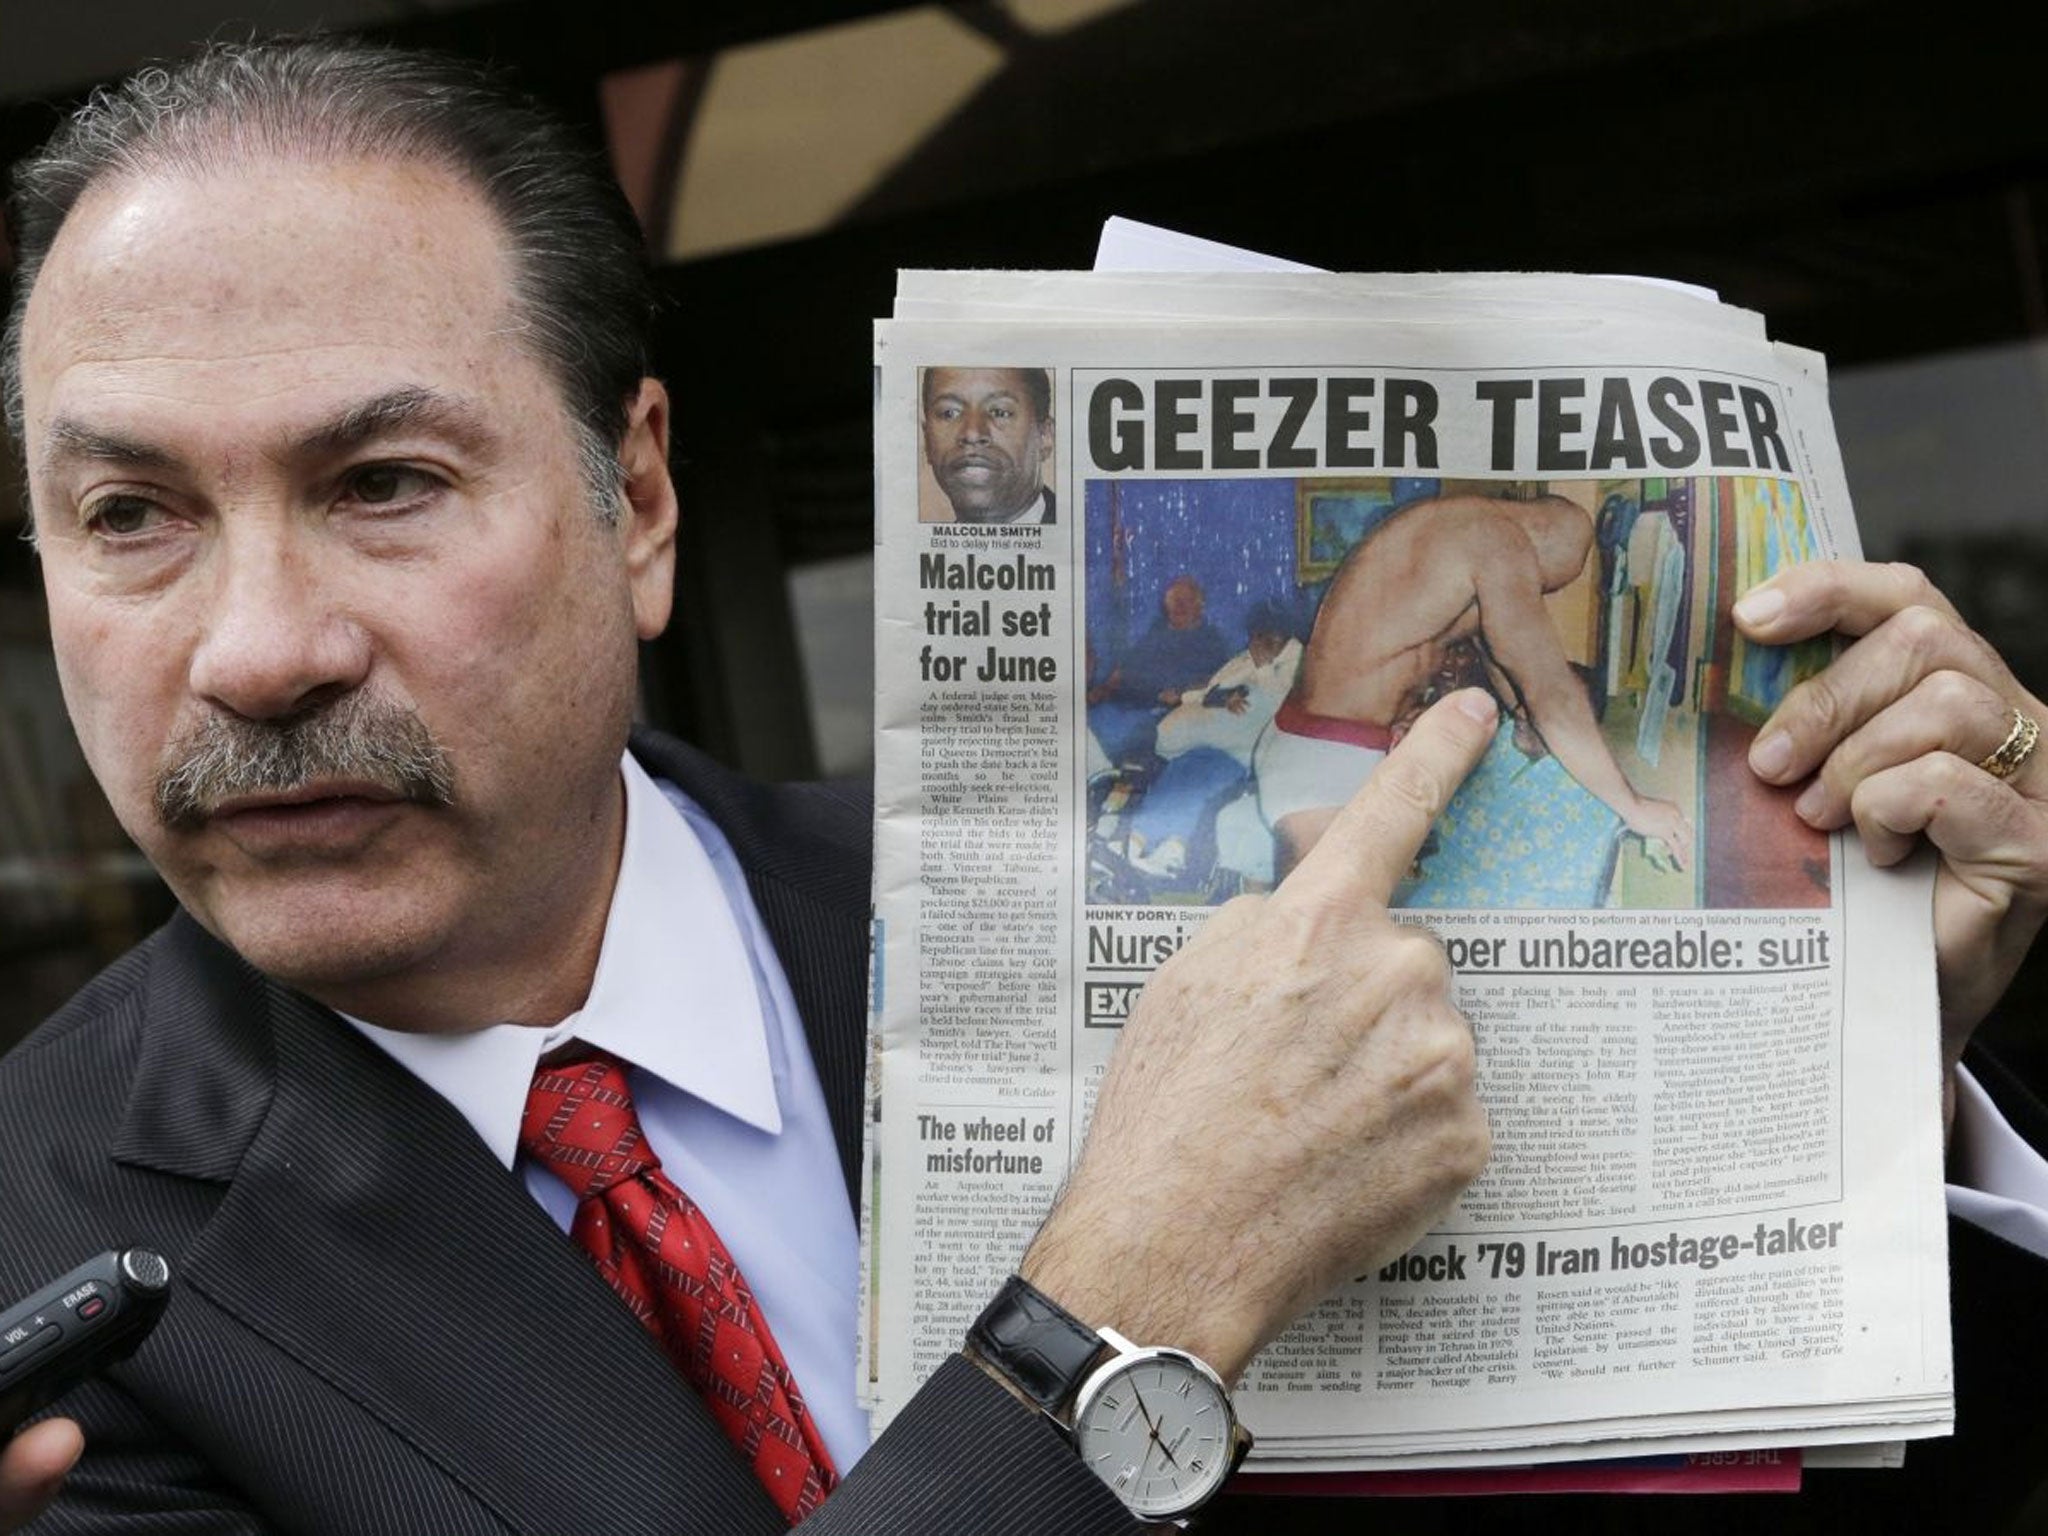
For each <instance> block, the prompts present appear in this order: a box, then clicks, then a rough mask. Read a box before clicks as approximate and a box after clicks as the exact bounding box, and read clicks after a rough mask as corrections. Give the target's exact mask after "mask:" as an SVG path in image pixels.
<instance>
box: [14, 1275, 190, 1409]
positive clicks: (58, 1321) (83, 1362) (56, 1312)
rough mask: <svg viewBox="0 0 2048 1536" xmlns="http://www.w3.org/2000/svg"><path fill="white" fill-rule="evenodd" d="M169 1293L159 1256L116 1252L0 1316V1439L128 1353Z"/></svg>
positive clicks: (145, 1332) (160, 1310) (159, 1312)
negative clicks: (63, 1394)
mask: <svg viewBox="0 0 2048 1536" xmlns="http://www.w3.org/2000/svg"><path fill="white" fill-rule="evenodd" d="M170 1293H171V1267H170V1265H169V1264H167V1263H165V1262H164V1259H163V1257H162V1255H160V1254H157V1253H153V1252H151V1251H150V1250H149V1249H147V1248H127V1249H115V1250H110V1251H109V1252H106V1253H103V1254H101V1255H100V1256H99V1257H98V1258H96V1259H91V1260H88V1261H87V1262H86V1263H84V1264H81V1265H79V1266H78V1268H76V1269H74V1270H72V1271H71V1272H70V1273H69V1274H67V1275H60V1276H59V1277H58V1278H57V1279H55V1280H52V1281H51V1282H50V1283H49V1284H48V1285H46V1286H44V1287H43V1288H42V1289H41V1290H39V1291H37V1292H35V1294H34V1295H32V1296H28V1297H26V1298H24V1299H23V1300H22V1301H20V1302H18V1303H16V1304H15V1305H14V1306H11V1307H9V1308H8V1309H7V1311H6V1312H5V1314H0V1436H4V1435H11V1434H13V1433H14V1430H15V1428H16V1427H17V1426H18V1425H19V1424H20V1423H21V1421H22V1420H23V1419H26V1418H27V1417H28V1416H29V1415H30V1414H32V1413H34V1412H36V1411H37V1410H38V1409H40V1408H42V1407H44V1406H46V1405H47V1404H48V1403H50V1402H51V1401H52V1400H54V1399H55V1398H56V1397H58V1396H59V1395H60V1394H62V1393H64V1392H66V1391H68V1390H69V1389H70V1388H72V1387H74V1386H76V1385H77V1384H78V1383H79V1382H80V1381H82V1380H84V1379H85V1378H86V1377H87V1376H90V1375H91V1374H92V1373H93V1372H95V1371H99V1370H104V1369H105V1368H106V1367H107V1366H109V1365H112V1364H114V1363H115V1362H116V1361H119V1360H125V1359H127V1358H128V1356H130V1355H132V1354H133V1353H135V1349H136V1346H137V1345H139V1344H141V1342H142V1341H143V1339H144V1338H145V1337H147V1335H148V1333H149V1330H150V1329H152V1328H154V1327H155V1326H156V1321H157V1319H158V1318H159V1317H161V1316H162V1315H163V1310H164V1304H165V1302H167V1301H168V1300H169V1299H170Z"/></svg>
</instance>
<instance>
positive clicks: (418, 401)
mask: <svg viewBox="0 0 2048 1536" xmlns="http://www.w3.org/2000/svg"><path fill="white" fill-rule="evenodd" d="M47 430H48V435H49V461H50V462H51V463H53V464H62V463H66V462H70V461H86V462H90V463H98V464H121V465H127V466H130V467H132V468H136V469H175V468H177V467H178V466H179V465H181V464H182V463H183V462H184V461H183V459H182V458H181V457H180V455H178V454H177V453H175V452H174V451H172V450H171V449H169V448H167V447H164V446H163V445H162V444H159V443H152V442H149V441H147V440H145V439H142V438H137V437H127V436H124V435H122V434H121V433H118V432H107V431H102V430H100V429H99V428H97V427H92V426H88V425H87V424H86V423H84V422H82V421H77V420H74V419H72V418H70V417H65V416H60V417H58V418H57V419H56V420H54V421H52V422H51V423H50V425H49V428H48V429H47ZM408 431H427V432H434V433H438V434H439V435H441V436H444V437H446V438H448V439H449V440H450V441H452V442H455V443H457V444H458V445H460V446H463V447H468V448H474V447H477V446H479V445H481V444H483V443H484V442H486V441H488V440H489V439H490V437H491V436H492V434H491V432H490V429H489V428H488V427H487V426H486V425H485V424H484V418H483V414H482V413H481V412H480V411H478V410H477V409H476V408H475V407H474V406H473V405H470V404H469V403H468V402H466V401H463V400H460V399H457V398H456V397H454V396H452V395H447V394H444V393H442V392H441V391H439V390H436V389H429V388H427V387H425V386H424V385H418V384H407V385H402V386H400V387H399V388H397V389H391V390H386V391H385V392H384V393H383V394H381V395H372V396H370V398H368V399H367V400H360V401H358V402H356V403H355V404H354V405H351V406H349V407H348V408H347V409H346V410H344V411H342V412H341V413H340V414H339V415H337V416H335V417H333V418H332V419H330V420H328V421H325V422H323V423H321V424H320V425H319V426H316V427H315V428H313V429H312V430H311V431H310V432H307V433H306V434H304V435H303V436H301V437H300V438H299V439H298V440H297V441H296V442H295V443H293V444H292V445H291V447H290V448H289V449H288V450H287V454H286V456H287V457H291V458H331V457H333V456H335V455H337V454H343V453H347V452H349V451H350V450H352V449H355V448H360V447H361V446H363V444H365V443H370V442H374V441H376V440H377V439H378V438H380V437H388V436H391V435H393V434H395V433H399V432H408Z"/></svg>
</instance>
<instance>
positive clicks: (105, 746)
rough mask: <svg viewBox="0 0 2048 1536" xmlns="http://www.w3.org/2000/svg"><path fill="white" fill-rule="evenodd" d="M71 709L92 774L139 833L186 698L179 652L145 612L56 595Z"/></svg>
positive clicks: (54, 616) (53, 615)
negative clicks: (75, 601)
mask: <svg viewBox="0 0 2048 1536" xmlns="http://www.w3.org/2000/svg"><path fill="white" fill-rule="evenodd" d="M50 598H51V601H50V640H51V646H52V649H53V650H54V652H55V654H56V660H57V680H58V683H59V685H60V686H61V687H62V689H63V692H64V704H65V708H66V709H67V710H68V711H69V713H70V715H71V723H72V726H73V728H74V729H75V730H76V731H77V733H78V741H79V745H80V746H81V747H82V748H83V749H84V751H85V757H86V761H87V763H88V764H90V765H91V768H92V771H93V775H94V777H96V778H97V779H98V780H99V781H100V787H101V788H102V789H103V790H105V791H106V794H107V798H108V799H109V800H110V801H112V803H113V806H114V809H115V811H116V812H117V813H118V814H119V815H120V818H121V820H122V822H123V823H124V824H125V825H127V826H128V827H129V829H130V831H131V832H133V831H134V830H135V828H136V825H137V820H138V816H139V807H140V806H141V805H143V804H146V803H147V797H148V794H149V786H150V783H151V780H152V778H153V775H154V771H155V765H156V763H157V762H158V760H159V759H160V758H161V756H162V754H163V748H164V744H165V742H166V741H168V740H169V738H170V736H171V733H172V731H173V728H174V724H175V722H176V720H177V718H178V709H179V701H180V699H181V698H182V696H183V689H182V686H181V676H182V674H181V672H180V668H179V663H178V659H177V658H178V652H177V648H176V646H175V645H174V644H172V643H170V641H169V639H168V638H167V637H166V636H164V635H163V634H162V632H161V629H160V627H159V626H157V625H154V624H149V623H145V622H143V616H142V615H140V614H123V613H120V612H110V611H108V610H107V609H105V608H103V607H98V606H93V607H84V606H80V607H73V606H72V605H71V604H68V603H66V602H65V601H64V600H63V598H62V597H61V596H60V594H59V593H58V592H57V591H56V590H54V589H53V590H52V592H51V594H50Z"/></svg>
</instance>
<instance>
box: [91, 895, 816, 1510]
mask: <svg viewBox="0 0 2048 1536" xmlns="http://www.w3.org/2000/svg"><path fill="white" fill-rule="evenodd" d="M185 929H186V931H185V932H183V933H180V934H176V935H174V936H173V939H174V942H172V943H170V944H168V945H167V946H166V950H165V953H164V954H163V955H161V956H160V957H159V964H158V966H157V967H156V969H155V970H154V971H153V973H152V981H151V992H152V996H151V1008H152V1019H151V1035H152V1037H153V1038H152V1040H151V1042H150V1044H149V1046H148V1047H147V1048H146V1050H145V1057H146V1059H149V1060H152V1061H153V1062H154V1064H155V1066H156V1068H157V1070H158V1073H159V1075H158V1076H157V1077H156V1078H154V1079H151V1078H149V1077H147V1076H140V1077H139V1078H138V1084H139V1086H138V1092H137V1095H136V1097H135V1099H134V1100H133V1101H132V1102H131V1111H130V1115H129V1117H128V1120H127V1123H126V1125H125V1127H124V1130H123V1133H122V1137H121V1140H120V1143H119V1152H118V1155H119V1156H120V1157H121V1159H122V1160H123V1161H126V1162H129V1163H131V1164H136V1165H141V1166H148V1167H155V1168H158V1169H161V1170H162V1171H165V1172H170V1173H178V1174H181V1175H183V1176H185V1177H199V1178H219V1177H228V1176H230V1175H231V1182H230V1184H229V1187H228V1189H227V1192H226V1194H225V1195H224V1197H223V1199H222V1201H221V1203H220V1205H219V1207H218V1208H217V1209H216V1211H215V1213H214V1215H213V1218H212V1220H211V1221H209V1222H208V1223H207V1225H206V1226H205V1227H204V1228H203V1229H202V1230H201V1231H200V1232H199V1234H198V1235H197V1236H196V1237H195V1239H194V1240H193V1242H192V1243H191V1244H190V1246H189V1247H188V1249H187V1251H186V1252H185V1253H184V1254H183V1255H182V1256H181V1261H182V1262H181V1264H180V1270H181V1274H180V1279H181V1282H182V1283H183V1284H185V1285H188V1286H190V1287H191V1288H192V1289H193V1290H195V1291H197V1292H200V1293H203V1294H204V1295H205V1296H207V1297H208V1298H209V1299H210V1300H212V1301H213V1302H214V1303H216V1304H217V1305H218V1306H219V1307H220V1308H222V1309H223V1310H224V1311H225V1312H226V1313H228V1314H229V1315H230V1316H232V1317H233V1318H234V1319H235V1320H236V1321H238V1322H239V1323H241V1324H242V1325H244V1326H246V1327H248V1328H250V1329H252V1330H254V1331H255V1332H257V1333H259V1334H261V1335H262V1336H263V1337H264V1338H266V1339H267V1340H269V1341H270V1342H271V1343H272V1344H273V1345H275V1346H276V1347H277V1348H278V1349H280V1350H281V1351H283V1352H284V1353H285V1354H286V1355H288V1356H290V1357H291V1358H292V1359H293V1360H295V1361H297V1362H298V1363H299V1365H301V1366H302V1367H304V1368H305V1369H306V1370H308V1371H310V1372H311V1373H312V1374H313V1375H315V1376H317V1377H319V1378H320V1379H321V1380H323V1381H324V1382H325V1383H326V1384H327V1385H328V1386H329V1387H331V1388H332V1389H334V1390H336V1391H339V1392H341V1393H343V1394H345V1395H346V1396H347V1397H348V1398H350V1399H351V1400H353V1401H354V1402H355V1403H356V1404H357V1405H359V1406H360V1407H361V1408H363V1409H364V1410H366V1411H367V1412H369V1413H370V1414H372V1415H374V1416H375V1417H376V1418H377V1419H379V1420H381V1421H382V1422H384V1423H385V1424H386V1425H388V1426H389V1427H390V1428H391V1429H392V1431H393V1432H394V1433H396V1434H397V1435H398V1436H400V1437H401V1438H402V1439H404V1440H405V1441H406V1442H408V1443H409V1444H410V1445H412V1446H413V1447H414V1448H415V1449H416V1450H417V1451H418V1453H419V1454H420V1455H421V1456H422V1457H424V1458H425V1459H426V1460H427V1461H429V1462H431V1463H433V1464H434V1465H435V1466H436V1467H438V1469H439V1470H440V1471H441V1472H442V1473H443V1474H444V1475H445V1476H447V1477H449V1478H451V1479H453V1480H454V1481H455V1482H457V1483H459V1484H461V1485H462V1486H463V1487H464V1488H465V1489H466V1490H467V1491H468V1492H469V1493H470V1494H471V1495H472V1496H473V1497H474V1498H475V1499H476V1500H477V1501H478V1502H479V1503H481V1504H482V1505H484V1506H486V1507H488V1508H489V1509H491V1510H492V1511H493V1513H494V1514H495V1515H496V1516H497V1518H499V1519H500V1520H502V1521H503V1522H504V1523H505V1524H506V1525H507V1526H508V1527H511V1528H513V1529H517V1530H529V1531H533V1532H536V1533H548V1532H560V1531H564V1530H571V1529H592V1528H596V1529H604V1530H607V1531H618V1532H635V1531H642V1530H645V1531H649V1532H652V1531H655V1530H663V1531H670V1532H673V1531H675V1530H677V1529H689V1528H691V1527H690V1526H689V1524H688V1512H689V1511H691V1510H715V1511H718V1512H719V1519H718V1524H717V1527H716V1529H717V1530H718V1531H719V1532H720V1533H721V1536H723V1533H724V1532H728V1531H732V1532H739V1531H747V1530H753V1529H759V1530H761V1531H763V1532H770V1531H779V1530H781V1529H783V1525H782V1522H781V1520H780V1519H779V1517H778V1516H777V1514H776V1511H775V1509H774V1507H773V1505H772V1504H771V1503H770V1502H769V1501H768V1499H767V1497H766V1495H765V1494H763V1493H762V1492H761V1490H760V1488H759V1487H758V1485H757V1484H756V1483H755V1481H754V1479H753V1477H752V1475H751V1473H750V1472H749V1471H748V1470H747V1469H746V1468H745V1467H743V1466H742V1465H741V1464H740V1462H739V1460H738V1459H737V1457H736V1456H735V1455H734V1454H733V1453H732V1451H731V1450H730V1448H729V1447H728V1445H727V1444H726V1441H725V1439H724V1436H723V1435H722V1433H721V1432H720V1431H719V1429H718V1428H717V1426H716V1425H715V1424H714V1423H713V1422H712V1420H711V1418H710V1416H709V1414H708V1413H707V1412H706V1410H705V1409H704V1407H703V1405H702V1403H700V1402H699V1401H698V1399H697V1397H696V1394H695V1393H694V1392H692V1391H691V1390H690V1389H689V1387H688V1386H686V1385H685V1384H684V1383H683V1381H682V1379H681V1378H680V1377H679V1376H678V1375H677V1374H676V1373H675V1371H674V1369H673V1368H672V1367H671V1366H670V1365H669V1363H668V1361H667V1360H666V1359H665V1358H664V1357H663V1356H662V1354H661V1353H660V1351H659V1349H658V1348H657V1347H656V1346H655V1345H654V1343H653V1342H652V1340H651V1339H650V1338H649V1336H648V1335H647V1333H646V1332H645V1331H644V1330H643V1329H642V1328H641V1326H640V1325H639V1324H638V1323H637V1322H635V1321H634V1320H633V1318H632V1316H631V1315H630V1314H629V1313H628V1312H627V1311H626V1309H625V1308H624V1307H622V1306H621V1305H620V1304H619V1303H618V1301H617V1299H616V1298H615V1297H614V1296H613V1295H612V1294H611V1292H610V1291H609V1289H608V1288H607V1287H606V1286H605V1284H604V1282H603V1280H602V1279H600V1278H599V1277H598V1275H597V1273H596V1271H595V1270H594V1269H593V1267H592V1266H591V1265H590V1263H589V1262H588V1260H587V1259H586V1258H585V1257H584V1256H583V1254H582V1253H581V1252H580V1251H578V1250H577V1249H576V1248H575V1246H574V1245H573V1244H572V1243H571V1242H570V1241H569V1240H568V1239H567V1238H565V1237H564V1236H563V1235H562V1234H561V1233H559V1232H558V1231H556V1230H555V1228H554V1227H553V1225H552V1224H551V1223H550V1222H549V1221H548V1219H547V1217H546V1216H545V1214H544V1213H543V1212H542V1211H541V1210H540V1209H539V1207H537V1206H536V1205H535V1204H534V1202H533V1201H532V1200H531V1199H530V1198H529V1197H528V1196H527V1194H526V1191H525V1188H524V1186H523V1185H522V1184H521V1183H520V1182H519V1181H518V1180H517V1179H516V1178H515V1177H514V1176H513V1175H512V1174H511V1173H509V1172H508V1171H506V1170H505V1169H504V1168H502V1167H500V1166H499V1165H498V1164H497V1163H496V1161H495V1160H493V1159H492V1158H491V1156H490V1155H489V1153H488V1152H486V1151H485V1149H484V1148H483V1146H482V1144H481V1143H480V1142H478V1141H477V1139H476V1136H475V1133H474V1132H473V1131H472V1130H471V1129H470V1127H469V1126H468V1124H467V1123H466V1122H464V1121H463V1120H462V1118H461V1117H460V1116H459V1115H458V1114H457V1113H456V1112H455V1111H454V1110H453V1109H452V1108H451V1107H450V1106H449V1105H448V1104H447V1103H446V1102H445V1101H443V1100H442V1099H441V1098H440V1097H439V1096H438V1095H437V1094H435V1093H433V1092H432V1091H431V1090H429V1089H427V1088H426V1087H424V1086H423V1085H422V1084H421V1083H419V1082H418V1080H417V1079H415V1078H414V1077H412V1075H411V1074H410V1073H408V1072H406V1071H404V1070H403V1069H402V1068H400V1067H399V1066H398V1065H397V1064H396V1063H394V1062H393V1061H391V1060H390V1059H389V1058H388V1057H386V1056H385V1055H384V1054H383V1053H382V1052H381V1051H378V1050H377V1049H376V1048H375V1047H374V1046H372V1045H370V1044H369V1043H368V1042H367V1041H365V1040H363V1039H362V1038H361V1037H359V1036H358V1035H357V1034H356V1033H355V1032H354V1031H353V1030H350V1029H349V1028H348V1027H347V1026H346V1025H344V1024H342V1023H341V1022H340V1021H339V1020H337V1019H335V1018H334V1017H333V1015H332V1014H330V1013H328V1012H327V1011H326V1010H325V1009H323V1008H321V1007H319V1006H318V1005H317V1004H314V1003H312V1002H310V1001H309V1000H307V999H305V998H302V997H299V996H297V995H296V994H293V993H290V992H288V991H286V990H284V989H282V988H279V987H276V986H274V985H272V984H270V983H268V982H267V981H265V980H264V979H263V978H262V977H260V976H258V975H256V974H255V973H254V972H252V971H250V970H249V969H248V968H247V967H246V966H244V965H242V963H241V962H240V961H239V960H237V959H235V958H234V957H233V956H232V955H230V954H228V953H227V952H226V951H225V950H223V949H222V948H221V947H220V946H219V945H217V944H215V943H214V942H213V941H212V940H211V939H208V938H206V937H205V936H204V935H203V934H201V933H199V932H198V930H197V929H196V928H195V927H193V926H192V925H190V924H189V923H187V924H185ZM224 1002H226V1003H231V1004H232V1005H233V1006H232V1007H231V1009H230V1011H229V1012H228V1013H227V1014H226V1015H224V1017H225V1018H226V1019H227V1021H228V1026H227V1028H225V1029H223V1028H221V1023H220V1020H221V1018H222V1017H223V1016H222V1015H216V1014H214V1012H213V1010H214V1009H215V1008H216V1007H218V1006H219V1005H221V1004H223V1003H224ZM209 1117H217V1118H214V1124H215V1125H216V1126H217V1127H219V1128H221V1130H222V1132H223V1133H222V1134H220V1135H218V1136H217V1137H214V1138H211V1139H209V1138H207V1137H204V1136H202V1135H201V1134H199V1129H198V1128H199V1127H201V1126H202V1125H203V1124H204V1123H205V1121H206V1120H207V1119H208V1118H209ZM229 1164H232V1165H233V1166H232V1167H230V1166H228V1165H229ZM621 1405H630V1409H629V1410H628V1409H625V1408H622V1406H621ZM628 1412H630V1419H629V1420H628V1421H627V1422H621V1419H622V1416H624V1415H625V1414H627V1413H628Z"/></svg>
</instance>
